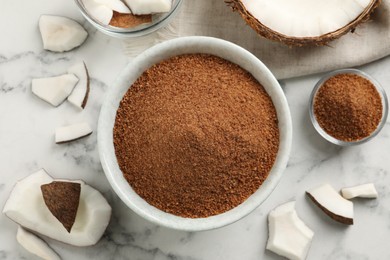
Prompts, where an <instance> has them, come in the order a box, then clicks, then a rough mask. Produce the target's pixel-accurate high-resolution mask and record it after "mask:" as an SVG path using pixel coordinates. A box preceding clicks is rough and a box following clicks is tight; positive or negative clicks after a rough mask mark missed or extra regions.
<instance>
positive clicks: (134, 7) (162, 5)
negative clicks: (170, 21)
mask: <svg viewBox="0 0 390 260" xmlns="http://www.w3.org/2000/svg"><path fill="white" fill-rule="evenodd" d="M124 1H125V3H126V4H127V6H128V7H130V9H131V12H132V13H133V14H139V15H141V14H153V13H166V12H169V11H170V10H171V7H172V0H124Z"/></svg>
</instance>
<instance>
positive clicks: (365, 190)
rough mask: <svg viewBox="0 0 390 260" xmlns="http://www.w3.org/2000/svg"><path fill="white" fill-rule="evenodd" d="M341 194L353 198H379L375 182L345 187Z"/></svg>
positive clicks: (346, 197)
mask: <svg viewBox="0 0 390 260" xmlns="http://www.w3.org/2000/svg"><path fill="white" fill-rule="evenodd" d="M341 194H342V196H343V197H344V198H345V199H353V198H357V197H359V198H368V199H375V198H378V192H377V191H376V189H375V185H374V184H373V183H367V184H362V185H358V186H354V187H348V188H343V189H342V190H341Z"/></svg>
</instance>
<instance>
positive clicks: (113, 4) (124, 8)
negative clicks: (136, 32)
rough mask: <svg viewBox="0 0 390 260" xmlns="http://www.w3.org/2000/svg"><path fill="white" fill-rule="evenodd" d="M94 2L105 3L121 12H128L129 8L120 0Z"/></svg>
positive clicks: (96, 0)
mask: <svg viewBox="0 0 390 260" xmlns="http://www.w3.org/2000/svg"><path fill="white" fill-rule="evenodd" d="M94 1H95V2H96V3H98V4H101V5H105V6H106V7H108V8H110V9H111V10H113V11H116V12H118V13H121V14H130V13H131V11H130V9H129V8H128V7H127V6H126V5H125V4H124V3H123V2H122V1H120V0H94Z"/></svg>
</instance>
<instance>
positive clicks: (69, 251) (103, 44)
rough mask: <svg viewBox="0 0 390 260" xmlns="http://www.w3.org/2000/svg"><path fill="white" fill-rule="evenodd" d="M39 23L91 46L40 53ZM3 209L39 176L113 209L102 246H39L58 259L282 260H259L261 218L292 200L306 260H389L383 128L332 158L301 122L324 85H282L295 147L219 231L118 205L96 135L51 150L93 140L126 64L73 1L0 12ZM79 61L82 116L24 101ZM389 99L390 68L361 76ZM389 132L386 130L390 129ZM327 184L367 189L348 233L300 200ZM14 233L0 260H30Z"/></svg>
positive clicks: (389, 200) (6, 4) (4, 234)
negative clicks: (65, 20) (272, 183)
mask: <svg viewBox="0 0 390 260" xmlns="http://www.w3.org/2000/svg"><path fill="white" fill-rule="evenodd" d="M41 14H57V15H64V16H68V17H72V18H74V19H76V20H78V21H80V22H81V23H82V24H83V25H84V27H85V28H86V29H87V30H88V32H89V37H88V39H87V41H86V42H85V44H84V45H82V46H81V47H80V48H78V49H76V50H73V51H71V52H67V53H52V52H48V51H45V50H43V49H42V43H41V39H40V35H39V31H38V27H37V21H38V18H39V16H40V15H41ZM0 32H1V33H2V34H1V38H0V39H1V40H0V176H1V177H0V207H1V208H2V207H3V205H4V203H5V201H6V199H7V197H8V195H9V193H10V191H11V189H12V187H13V185H14V183H15V182H16V181H17V180H19V179H21V178H23V177H25V176H27V175H28V174H30V173H32V172H34V171H36V170H38V169H40V168H45V169H46V170H47V171H48V172H49V173H50V174H51V175H52V176H53V177H58V178H71V179H83V180H85V181H86V182H87V183H89V184H90V185H92V186H94V187H96V188H97V189H99V190H100V191H101V192H102V193H103V194H104V196H105V197H106V198H107V200H108V201H109V202H110V204H111V205H112V207H113V215H112V219H111V222H110V225H109V226H108V229H107V231H106V233H105V234H104V236H103V238H102V239H101V241H100V242H99V243H98V244H97V245H95V246H92V247H86V248H77V247H73V246H69V245H64V244H62V243H60V242H57V241H53V240H51V239H48V238H45V240H46V241H47V242H48V243H49V244H50V245H51V246H52V247H53V248H54V249H55V250H56V251H57V252H58V253H59V255H60V256H61V257H62V258H63V259H131V260H209V259H211V260H216V259H224V260H257V259H283V258H281V257H279V256H277V255H276V254H274V253H272V252H269V251H267V250H265V244H266V240H267V236H268V228H267V214H268V212H269V211H270V210H271V209H273V208H274V207H276V206H278V205H279V204H281V203H284V202H287V201H290V200H296V201H297V205H296V207H297V212H298V215H299V216H300V217H301V218H302V219H303V220H304V221H305V222H306V224H307V225H308V226H309V227H310V228H311V229H312V230H313V231H314V232H315V235H314V240H313V242H312V245H311V248H310V251H309V254H308V257H307V259H316V260H318V259H353V260H366V259H375V260H377V259H390V249H389V241H390V176H389V170H390V160H389V158H390V149H389V145H390V126H389V123H387V124H386V126H385V127H384V129H383V130H382V132H381V133H380V134H379V135H378V136H377V137H376V138H375V139H373V140H372V141H370V142H368V143H366V144H363V145H360V146H357V147H349V148H339V147H336V146H334V145H332V144H330V143H328V142H326V141H324V140H323V139H322V138H321V137H320V136H319V135H318V134H317V133H316V132H315V130H314V128H313V127H312V126H311V124H310V121H309V116H308V100H309V95H310V91H311V89H312V88H313V86H314V84H315V83H316V81H317V80H318V79H319V77H320V76H321V75H314V76H310V77H305V78H298V79H292V80H286V81H283V82H281V84H282V86H283V89H284V91H285V93H286V96H287V99H288V102H289V105H290V109H291V113H292V119H293V127H294V134H293V147H292V153H291V158H290V161H289V164H288V167H287V169H286V171H285V173H284V177H283V178H282V180H281V181H280V183H279V185H278V186H277V188H276V189H275V191H274V192H273V193H272V194H271V196H270V197H269V199H268V200H266V201H265V202H264V203H263V204H262V205H261V206H260V207H259V208H258V209H256V210H255V211H254V212H253V213H251V214H250V215H248V216H247V217H245V218H244V219H242V220H240V221H238V222H236V223H234V224H232V225H230V226H227V227H224V228H221V229H218V230H212V231H207V232H199V233H188V232H180V231H175V230H169V229H166V228H163V227H159V226H156V225H154V224H152V223H149V222H147V221H145V220H143V219H141V218H140V217H138V216H137V215H135V214H134V213H133V212H132V211H130V210H129V209H128V208H126V206H125V205H124V204H123V203H122V202H121V201H120V200H119V199H118V197H117V196H116V195H115V194H114V193H113V191H112V190H111V188H110V186H109V185H108V183H107V181H106V178H105V176H104V173H103V171H102V169H101V166H100V162H99V157H98V152H97V146H96V132H95V133H93V134H92V135H91V136H89V137H87V138H85V139H82V140H79V141H77V142H73V143H70V144H65V145H56V144H55V143H54V130H55V128H56V127H58V126H62V125H67V124H71V123H77V122H81V121H87V122H89V123H90V124H91V125H92V127H93V129H94V130H96V123H97V119H98V115H99V109H100V105H101V103H102V100H103V98H104V93H105V90H106V89H107V88H109V87H110V84H111V83H112V82H113V81H114V79H115V77H116V75H117V74H118V72H119V71H120V70H121V68H123V67H124V66H125V64H126V63H127V62H128V60H127V58H125V56H124V55H123V54H122V49H121V48H122V43H121V41H120V40H116V39H112V38H109V37H107V36H104V35H102V34H101V33H99V32H96V30H95V29H93V28H92V27H91V26H90V25H89V24H88V23H87V22H86V21H84V20H83V19H82V17H81V15H80V14H79V13H78V10H77V9H76V6H75V4H74V3H73V2H72V1H59V0H54V1H47V0H34V1H21V0H1V2H0ZM80 60H84V61H85V62H86V64H87V66H88V69H89V71H90V76H91V93H90V99H89V102H88V104H87V106H86V109H85V110H84V111H82V112H79V111H78V110H76V109H74V108H73V107H72V106H71V105H70V104H68V103H64V104H63V105H61V106H60V107H58V108H53V107H51V106H50V105H49V104H47V103H45V102H43V101H41V100H39V99H38V98H37V97H36V96H34V95H33V94H32V93H31V79H32V78H36V77H46V76H54V75H59V74H61V73H64V72H65V71H66V69H67V68H68V67H69V66H70V65H72V64H74V63H76V62H77V61H80ZM361 69H362V70H364V71H366V72H367V73H369V74H371V75H372V76H374V77H375V78H376V79H377V80H378V81H379V82H380V83H382V84H383V86H384V88H385V89H386V90H387V91H388V92H389V93H390V85H389V82H390V74H389V73H388V71H389V70H390V58H385V59H383V60H380V61H377V62H374V63H372V64H369V65H366V66H364V67H362V68H361ZM388 122H389V121H388ZM324 182H328V183H330V184H331V185H333V187H335V188H336V189H340V188H342V187H345V186H351V185H355V184H362V183H366V182H373V183H374V184H375V185H376V187H377V189H378V192H379V198H378V199H376V200H363V199H360V200H354V205H355V224H354V225H353V226H350V227H346V226H344V225H341V224H338V223H336V222H334V221H332V220H331V219H329V218H328V217H327V216H325V215H324V214H323V213H322V212H321V211H320V210H319V209H318V208H316V207H315V206H314V205H313V204H312V203H311V201H309V200H308V198H307V197H306V196H305V193H304V192H305V190H307V189H309V188H312V187H314V186H316V185H319V184H322V183H324ZM16 228H17V226H16V224H15V223H13V222H12V221H11V220H9V219H8V218H7V217H5V216H4V215H3V214H1V215H0V259H36V258H34V257H33V256H32V255H31V254H30V253H28V252H27V251H25V250H24V249H23V248H22V247H21V246H20V245H19V244H18V243H17V242H16V238H15V234H16Z"/></svg>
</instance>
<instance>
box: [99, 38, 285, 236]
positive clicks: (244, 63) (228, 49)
mask: <svg viewBox="0 0 390 260" xmlns="http://www.w3.org/2000/svg"><path fill="white" fill-rule="evenodd" d="M185 53H208V54H213V55H216V56H219V57H222V58H224V59H227V60H230V61H231V62H234V63H236V64H238V65H239V66H240V67H242V68H244V69H246V70H247V71H249V72H250V73H251V74H252V75H253V76H254V77H255V78H256V79H257V80H258V81H259V82H260V83H261V84H262V85H263V86H264V88H265V90H266V91H267V93H268V94H269V95H270V96H271V99H272V101H273V103H274V106H275V109H276V111H277V115H278V121H279V133H280V144H279V151H278V154H277V157H276V160H275V163H274V166H273V168H272V169H271V171H270V173H269V175H268V177H267V179H266V180H265V181H264V183H263V184H262V185H261V188H259V189H258V190H257V191H256V192H255V193H253V194H252V195H251V196H250V197H249V198H248V199H247V200H246V201H244V202H243V203H242V204H240V205H238V206H237V207H235V208H233V209H231V210H229V211H227V212H224V213H222V214H219V215H215V216H210V217H207V218H196V219H192V218H183V217H179V216H176V215H172V214H168V213H166V212H163V211H161V210H159V209H157V208H155V207H153V206H151V205H149V204H148V203H147V202H146V201H145V200H143V199H142V198H140V197H139V195H138V194H136V193H135V192H134V191H133V190H132V189H131V187H130V185H129V184H128V183H127V181H126V180H125V178H124V177H123V174H122V172H121V171H120V169H119V166H118V163H117V160H116V157H115V150H114V144H113V126H114V123H115V116H116V110H117V108H118V106H119V102H120V100H121V99H122V97H123V95H124V94H125V93H126V91H127V89H128V88H129V86H131V84H132V83H133V82H134V81H135V80H136V79H137V78H138V77H139V76H140V75H141V74H142V73H143V71H144V70H145V69H147V68H149V67H150V66H151V65H153V64H155V63H157V62H159V61H162V60H164V59H167V58H169V57H172V56H176V55H180V54H185ZM222 53H223V54H222ZM254 72H256V73H254ZM291 143H292V122H291V115H290V110H289V107H288V103H287V99H286V97H285V95H284V92H283V90H282V88H281V87H280V85H279V83H278V81H277V80H276V78H275V77H274V76H273V74H272V73H271V72H270V71H269V69H268V68H267V67H266V66H265V65H264V64H263V63H262V62H261V61H260V60H259V59H258V58H257V57H255V56H254V55H253V54H252V53H250V52H249V51H247V50H245V49H243V48H242V47H240V46H238V45H235V44H233V43H231V42H228V41H225V40H221V39H217V38H212V37H205V36H189V37H181V38H176V39H173V40H169V41H165V42H163V43H160V44H157V45H155V46H153V47H151V48H149V49H148V50H146V51H144V52H143V53H141V54H140V55H139V56H137V57H136V58H135V59H134V60H133V61H131V62H130V63H129V64H128V65H127V66H126V67H125V68H124V69H123V70H122V72H121V73H120V74H119V76H118V78H117V79H116V81H115V82H114V84H113V86H112V87H111V88H110V89H109V90H108V92H107V93H106V97H105V100H104V102H103V105H102V107H101V111H100V116H99V121H98V150H99V156H100V161H101V164H102V167H103V170H104V173H105V175H106V177H107V180H108V181H109V183H110V185H111V187H112V188H113V190H114V191H115V193H116V194H117V195H118V196H119V197H120V198H121V200H122V201H123V202H124V203H125V204H126V205H127V206H128V207H129V208H130V209H131V210H133V211H134V212H135V213H136V214H138V215H139V216H141V217H143V218H145V219H147V220H149V221H151V222H153V223H155V224H158V225H161V226H165V227H168V228H172V229H177V230H182V231H202V230H211V229H215V228H219V227H222V226H226V225H228V224H231V223H233V222H236V221H238V220H239V219H241V218H243V217H244V216H246V215H248V214H249V213H250V212H252V211H253V210H255V209H256V208H257V207H258V206H259V205H260V204H261V203H262V202H264V201H265V200H266V198H267V197H268V196H269V195H270V194H271V192H272V191H273V190H274V189H275V187H276V186H277V184H278V182H279V180H280V179H281V177H282V174H283V171H284V170H285V168H286V166H287V162H288V159H289V154H290V150H291Z"/></svg>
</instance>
